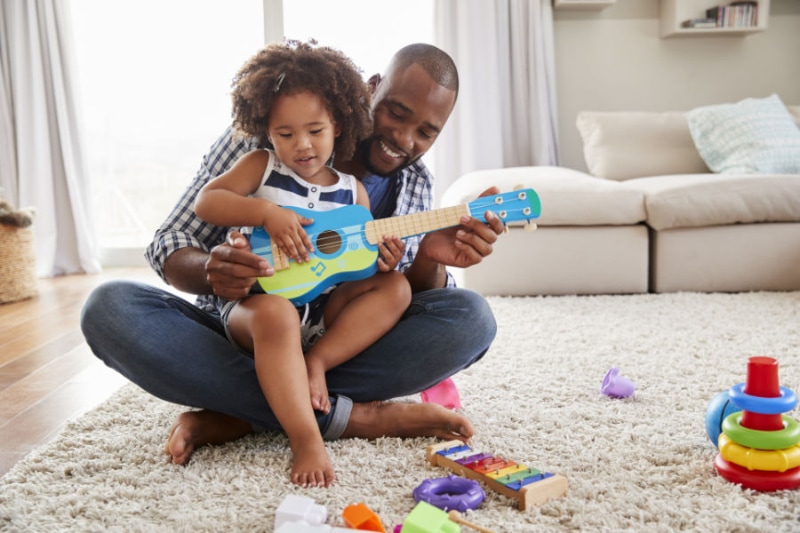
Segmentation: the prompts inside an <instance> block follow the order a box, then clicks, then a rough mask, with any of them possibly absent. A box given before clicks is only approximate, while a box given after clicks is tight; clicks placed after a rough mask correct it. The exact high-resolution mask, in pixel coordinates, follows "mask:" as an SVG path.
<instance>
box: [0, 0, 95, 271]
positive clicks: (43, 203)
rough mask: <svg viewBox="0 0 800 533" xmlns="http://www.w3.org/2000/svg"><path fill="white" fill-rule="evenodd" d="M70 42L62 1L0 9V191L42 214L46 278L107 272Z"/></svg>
mask: <svg viewBox="0 0 800 533" xmlns="http://www.w3.org/2000/svg"><path fill="white" fill-rule="evenodd" d="M71 42H72V41H71V35H70V33H69V27H68V17H67V13H66V12H65V7H64V5H63V3H62V0H3V1H2V2H0V68H2V85H0V99H1V101H0V128H1V129H0V134H1V135H2V140H0V157H2V160H3V161H2V163H0V165H1V166H0V172H2V174H0V187H2V189H3V193H2V196H3V198H5V199H6V200H8V201H9V202H11V203H12V204H13V205H15V206H17V207H29V206H32V207H34V208H35V209H36V217H35V220H34V232H35V249H36V270H37V274H38V275H39V276H56V275H60V274H72V273H79V272H87V273H94V272H98V271H99V270H100V262H99V260H98V257H97V247H96V244H95V239H94V235H93V232H92V231H91V229H92V226H91V221H90V211H89V201H88V196H87V191H86V188H87V186H88V175H87V172H86V167H85V164H84V160H85V159H84V156H83V153H82V151H81V146H80V137H79V134H78V123H77V110H76V104H75V91H76V89H75V87H74V83H73V81H74V80H73V78H74V76H75V68H74V58H73V57H72V56H71Z"/></svg>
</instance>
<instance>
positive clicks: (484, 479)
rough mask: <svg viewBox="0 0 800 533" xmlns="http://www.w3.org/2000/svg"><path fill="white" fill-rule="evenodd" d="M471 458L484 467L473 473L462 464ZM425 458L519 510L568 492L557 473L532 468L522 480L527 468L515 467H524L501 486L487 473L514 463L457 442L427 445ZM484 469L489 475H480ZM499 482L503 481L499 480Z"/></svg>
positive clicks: (562, 479)
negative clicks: (513, 503) (480, 484)
mask: <svg viewBox="0 0 800 533" xmlns="http://www.w3.org/2000/svg"><path fill="white" fill-rule="evenodd" d="M448 450H452V453H448ZM472 455H475V456H481V458H480V459H479V460H478V462H479V463H481V464H482V465H483V468H480V467H478V470H475V469H473V468H470V467H468V466H467V464H470V463H463V460H464V459H465V458H468V457H470V456H472ZM425 458H426V459H427V461H428V462H429V463H430V464H431V465H433V466H441V467H444V468H447V469H449V470H452V471H453V472H455V473H456V474H458V475H461V476H464V477H466V478H469V479H474V480H476V481H479V482H481V483H484V484H485V485H487V486H488V487H489V488H491V489H492V490H494V491H495V492H498V493H500V494H502V495H504V496H507V497H509V498H511V499H512V500H516V501H517V505H518V507H519V509H520V510H521V511H524V510H526V509H528V508H529V507H531V506H538V505H542V504H544V503H545V502H547V501H549V500H551V499H553V498H559V497H561V496H563V495H565V494H566V493H567V489H568V484H567V478H565V477H563V476H560V475H558V474H551V473H548V472H541V471H539V470H536V469H535V468H534V469H531V470H532V472H531V476H529V477H527V478H525V477H521V476H520V474H521V472H522V470H524V468H526V467H524V465H518V466H523V468H522V469H519V468H517V469H514V468H511V470H517V472H515V473H514V474H513V478H512V477H511V476H506V477H508V479H509V480H511V483H509V484H508V485H506V484H504V483H501V482H500V481H498V480H497V479H494V478H493V477H490V476H488V475H487V474H488V473H491V472H492V471H495V470H498V469H501V468H503V469H509V468H510V467H513V466H515V465H516V463H513V462H512V461H507V460H504V459H499V458H493V457H491V456H488V457H487V454H479V452H475V451H473V450H472V449H471V448H469V447H468V446H466V445H465V444H464V443H462V442H461V441H457V440H452V441H447V442H441V443H438V444H434V445H432V446H429V447H428V449H427V451H426V452H425ZM454 458H455V459H454ZM476 459H477V458H476ZM487 469H488V472H486V473H481V472H483V471H486V470H487ZM479 470H480V471H479ZM499 479H502V477H501V478H499Z"/></svg>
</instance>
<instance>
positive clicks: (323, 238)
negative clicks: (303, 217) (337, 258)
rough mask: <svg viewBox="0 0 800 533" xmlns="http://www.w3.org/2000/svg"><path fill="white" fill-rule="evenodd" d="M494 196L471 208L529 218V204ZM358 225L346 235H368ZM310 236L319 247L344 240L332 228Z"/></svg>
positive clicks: (475, 210) (508, 216)
mask: <svg viewBox="0 0 800 533" xmlns="http://www.w3.org/2000/svg"><path fill="white" fill-rule="evenodd" d="M492 198H493V197H490V198H487V199H478V200H475V201H473V202H471V203H470V204H469V205H470V206H471V207H472V208H473V209H471V211H473V212H476V213H480V214H483V213H485V212H486V211H492V212H493V213H495V214H498V211H504V212H505V213H506V217H505V218H503V221H504V222H513V221H515V220H521V219H525V218H528V217H526V216H524V215H525V209H526V208H527V206H526V207H523V208H519V207H512V208H510V209H503V206H504V205H505V204H503V203H499V204H498V203H496V202H495V201H494V200H493V199H492ZM431 213H433V211H423V212H421V213H415V214H419V215H427V214H431ZM434 216H435V215H434ZM498 216H499V215H498ZM379 220H391V219H379ZM373 222H377V221H373ZM453 225H454V226H456V225H458V224H453ZM351 227H356V226H346V227H344V228H339V229H341V230H347V229H348V228H351ZM357 227H358V228H359V229H358V230H357V231H355V232H354V231H343V233H344V235H345V236H350V235H354V234H358V235H359V236H360V237H362V238H364V237H365V236H366V234H367V229H366V228H365V225H364V224H361V225H359V226H357ZM326 233H329V234H330V235H329V236H327V235H326ZM308 236H309V238H310V239H311V241H312V242H314V243H317V244H319V246H318V247H324V246H325V245H329V244H331V243H335V242H337V241H342V240H343V239H342V236H341V235H340V234H339V232H337V231H335V230H332V229H325V230H322V231H320V232H318V233H311V234H309V235H308Z"/></svg>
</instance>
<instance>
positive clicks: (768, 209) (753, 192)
mask: <svg viewBox="0 0 800 533" xmlns="http://www.w3.org/2000/svg"><path fill="white" fill-rule="evenodd" d="M625 184H626V185H628V186H630V187H634V188H636V189H637V190H639V191H641V192H642V193H644V197H645V206H646V209H647V224H648V225H649V226H650V227H651V228H653V229H655V230H664V229H673V228H687V227H703V226H718V225H724V224H737V223H754V222H797V221H800V175H794V174H689V175H682V176H655V177H649V178H642V179H635V180H629V181H626V182H625Z"/></svg>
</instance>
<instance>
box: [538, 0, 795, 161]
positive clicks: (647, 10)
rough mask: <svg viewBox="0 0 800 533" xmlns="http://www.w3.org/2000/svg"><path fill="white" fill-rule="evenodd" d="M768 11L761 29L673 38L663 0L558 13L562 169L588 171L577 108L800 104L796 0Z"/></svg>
mask: <svg viewBox="0 0 800 533" xmlns="http://www.w3.org/2000/svg"><path fill="white" fill-rule="evenodd" d="M719 3H722V2H719ZM709 5H715V2H714V0H709ZM770 11H771V12H770V18H769V23H768V28H767V30H766V31H764V32H759V33H754V34H749V35H747V36H738V37H735V36H709V37H700V36H698V37H673V38H667V39H661V38H660V37H659V20H658V0H617V3H616V4H614V5H612V6H610V7H608V8H606V9H604V10H602V11H580V12H575V11H555V12H554V13H555V48H556V79H557V83H558V86H557V87H558V113H559V141H560V156H561V166H565V167H569V168H575V169H578V170H583V171H585V170H586V165H585V163H584V160H583V153H582V151H581V150H582V148H581V141H580V136H579V135H578V131H577V129H576V127H575V118H576V116H577V114H578V112H579V111H584V110H590V111H625V110H630V111H686V110H689V109H692V108H694V107H697V106H701V105H709V104H717V103H726V102H736V101H738V100H741V99H743V98H748V97H763V96H768V95H770V94H772V93H777V94H778V95H779V96H780V97H781V99H782V100H783V101H784V102H785V103H786V104H788V105H800V1H798V0H771V9H770Z"/></svg>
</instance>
